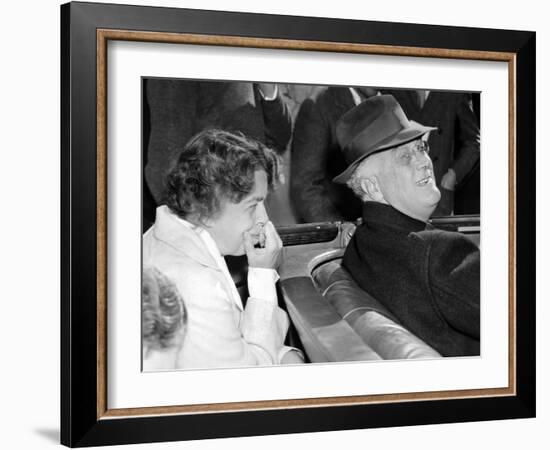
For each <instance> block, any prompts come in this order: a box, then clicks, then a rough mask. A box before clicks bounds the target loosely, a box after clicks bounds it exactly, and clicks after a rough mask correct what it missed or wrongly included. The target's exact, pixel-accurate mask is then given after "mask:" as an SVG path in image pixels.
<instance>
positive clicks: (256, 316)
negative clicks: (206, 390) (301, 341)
mask: <svg viewBox="0 0 550 450" xmlns="http://www.w3.org/2000/svg"><path fill="white" fill-rule="evenodd" d="M278 178H279V161H278V156H277V155H276V154H275V152H274V151H273V150H271V149H269V148H268V147H266V146H265V145H263V144H261V143H260V142H258V141H255V140H253V139H250V138H246V137H244V136H242V135H236V134H233V133H229V132H226V131H222V130H217V129H207V130H205V131H202V132H201V133H199V134H198V135H196V136H195V137H194V138H192V139H191V140H190V141H189V143H188V144H187V145H186V146H185V147H184V148H183V149H182V151H181V154H180V156H179V158H178V161H177V164H176V166H175V167H174V168H173V169H172V171H171V172H170V173H169V175H168V178H167V180H168V181H167V196H166V199H167V200H166V205H163V206H160V207H159V208H158V209H157V216H156V220H155V223H154V225H153V226H152V227H151V228H150V229H149V230H148V231H147V232H146V233H145V234H144V236H143V264H144V266H152V267H155V268H157V269H158V270H160V271H162V272H163V273H165V274H166V275H167V276H168V277H170V278H172V279H173V280H174V282H175V285H176V288H177V290H178V292H179V293H180V294H181V296H182V297H183V298H184V299H185V303H186V307H187V310H188V323H187V332H186V336H185V339H184V340H183V343H181V344H180V347H179V348H178V356H177V360H176V364H175V368H177V369H189V368H206V367H232V366H253V365H270V364H279V363H285V362H294V363H297V362H301V361H302V359H301V356H300V354H299V352H298V351H297V350H296V349H293V348H290V347H286V346H284V345H283V342H284V339H285V336H286V332H287V329H288V325H289V321H288V317H287V315H286V313H285V312H284V311H283V310H281V309H280V308H279V307H278V306H277V293H276V290H275V282H276V281H277V279H278V275H277V272H276V271H275V269H276V268H277V266H278V257H279V253H280V251H281V248H282V243H281V240H280V238H279V236H278V235H277V232H276V231H275V228H274V227H273V224H272V223H271V222H269V221H268V217H267V213H266V211H265V208H264V206H263V202H264V199H265V197H266V195H267V192H268V189H271V188H272V187H273V185H274V184H275V183H276V182H277V180H278ZM259 222H266V224H265V227H262V228H265V236H264V238H262V240H263V244H264V245H263V247H262V248H256V244H258V243H259V241H260V232H261V230H260V227H259V226H258V223H259ZM245 253H246V256H247V259H248V263H249V265H250V269H249V273H248V289H249V292H250V298H249V299H248V301H247V302H246V305H243V302H242V300H241V298H240V296H239V293H238V292H237V289H236V286H235V284H234V283H233V280H232V278H231V276H230V274H229V271H228V268H227V265H226V263H225V261H224V259H223V256H228V255H233V256H239V255H244V254H245Z"/></svg>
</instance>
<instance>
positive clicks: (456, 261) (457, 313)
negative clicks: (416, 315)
mask: <svg viewBox="0 0 550 450" xmlns="http://www.w3.org/2000/svg"><path fill="white" fill-rule="evenodd" d="M479 265H480V252H479V248H478V247H477V246H476V245H475V244H473V243H472V242H471V241H469V240H468V239H467V238H466V237H464V236H462V235H460V234H458V233H447V232H442V233H441V234H439V235H438V236H437V237H436V238H434V239H433V241H432V244H431V247H430V253H429V264H428V270H429V274H428V276H429V285H430V288H431V291H432V297H433V301H434V302H435V307H436V309H438V310H439V312H440V313H441V315H442V316H443V318H444V319H445V320H446V321H447V322H448V323H449V325H450V326H452V327H453V328H455V329H456V330H458V331H460V332H462V333H464V334H467V335H468V336H471V337H473V338H477V339H479V328H480V322H479V320H480V319H479V317H480V316H479V290H480V284H479V283H480V279H479V267H480V266H479Z"/></svg>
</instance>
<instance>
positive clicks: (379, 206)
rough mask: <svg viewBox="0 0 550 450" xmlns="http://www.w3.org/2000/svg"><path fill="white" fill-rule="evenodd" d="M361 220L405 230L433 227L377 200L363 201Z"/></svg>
mask: <svg viewBox="0 0 550 450" xmlns="http://www.w3.org/2000/svg"><path fill="white" fill-rule="evenodd" d="M363 222H364V223H371V224H379V225H383V226H384V227H389V228H396V229H401V230H404V231H407V232H418V231H424V230H431V229H433V227H432V226H431V225H430V224H429V223H427V222H422V221H421V220H417V219H413V218H412V217H409V216H407V215H405V214H403V213H402V212H400V211H398V210H397V209H395V208H394V207H393V206H390V205H385V204H383V203H378V202H365V203H363Z"/></svg>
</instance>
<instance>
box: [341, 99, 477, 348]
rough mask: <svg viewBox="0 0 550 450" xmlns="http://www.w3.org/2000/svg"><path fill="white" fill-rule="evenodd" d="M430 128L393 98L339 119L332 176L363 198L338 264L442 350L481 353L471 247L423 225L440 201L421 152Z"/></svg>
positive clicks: (428, 161) (374, 101)
mask: <svg viewBox="0 0 550 450" xmlns="http://www.w3.org/2000/svg"><path fill="white" fill-rule="evenodd" d="M433 131H435V127H428V126H424V125H421V124H418V123H415V122H412V121H409V120H408V118H407V116H406V115H405V113H404V112H403V110H402V108H401V107H400V105H399V103H398V102H397V101H396V100H395V98H394V97H393V96H391V95H381V96H375V97H372V98H370V99H368V100H366V101H365V102H363V103H361V104H360V105H358V106H357V107H355V108H353V109H352V110H350V111H349V112H348V113H346V114H345V115H344V116H343V117H342V118H341V119H340V121H339V122H338V124H337V127H336V135H337V139H338V142H339V144H340V146H341V148H342V149H343V155H344V158H345V160H346V162H347V165H348V166H347V168H346V169H345V170H344V171H343V172H342V173H341V174H340V175H338V176H337V177H336V178H335V179H334V181H335V182H336V183H340V184H346V185H347V186H348V187H349V188H351V190H352V192H353V193H354V194H355V195H356V196H357V197H358V198H359V199H360V200H361V202H362V203H363V217H362V219H363V221H362V224H361V225H360V226H359V227H358V228H357V230H356V232H355V234H354V236H353V237H352V239H351V241H350V243H349V244H348V246H347V248H346V251H345V254H344V258H343V263H342V264H343V266H344V267H345V268H346V269H347V270H348V271H349V272H350V274H351V275H352V277H353V278H354V279H355V281H356V282H357V283H358V284H359V285H360V286H361V287H362V288H363V289H364V290H365V291H367V292H368V293H369V294H371V295H373V296H374V297H375V298H376V299H378V300H379V301H380V302H381V303H383V304H384V306H386V308H388V310H389V311H390V312H391V313H392V314H393V315H394V316H395V317H396V318H397V319H398V320H399V321H400V322H401V324H402V325H403V326H404V327H406V328H408V329H409V330H410V331H411V332H412V333H414V334H416V335H417V336H418V337H419V338H420V339H422V340H424V341H425V342H426V343H428V344H429V345H430V346H432V347H433V348H435V349H436V350H437V351H438V352H439V353H441V354H442V355H443V356H466V355H479V339H480V331H479V330H480V316H479V289H480V284H479V263H480V253H479V248H478V247H477V246H476V245H475V244H474V243H472V242H471V241H470V240H469V239H467V238H466V237H465V236H463V235H461V234H460V233H454V232H446V231H441V230H435V229H434V228H433V227H432V226H431V225H430V224H428V219H429V217H430V216H431V215H432V213H433V211H434V209H435V208H436V206H437V204H438V202H439V200H440V198H441V194H440V192H439V189H438V187H437V184H436V182H435V178H434V168H433V164H432V161H431V159H430V157H429V155H428V149H429V146H428V144H427V141H428V135H429V133H430V132H433Z"/></svg>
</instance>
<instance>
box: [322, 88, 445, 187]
mask: <svg viewBox="0 0 550 450" xmlns="http://www.w3.org/2000/svg"><path fill="white" fill-rule="evenodd" d="M432 130H437V128H434V127H426V126H424V125H421V124H419V123H417V122H414V121H412V120H409V119H407V116H406V115H405V113H404V112H403V109H402V108H401V105H400V104H399V103H398V102H397V100H395V98H394V97H393V95H377V96H374V97H370V98H368V99H367V100H365V101H364V102H363V103H360V104H359V105H357V106H356V107H355V108H353V109H350V110H349V111H348V112H347V113H345V114H344V115H343V116H342V117H341V118H340V120H339V121H338V122H337V124H336V139H337V140H338V144H339V145H340V148H341V149H342V152H343V154H344V159H345V161H346V163H347V165H348V168H347V169H346V170H344V171H343V172H342V173H341V174H340V175H338V176H337V177H334V179H333V180H332V181H334V182H335V183H342V184H345V183H346V181H348V180H349V178H350V177H351V175H352V174H353V171H354V170H355V168H356V167H357V166H358V165H359V163H360V162H361V161H363V160H364V159H365V158H366V157H367V156H370V155H372V154H373V153H378V152H381V151H383V150H389V149H391V148H393V147H397V146H399V145H402V144H406V143H407V142H410V141H414V140H415V139H418V138H419V137H421V136H423V135H424V134H426V133H428V132H429V131H432Z"/></svg>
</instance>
